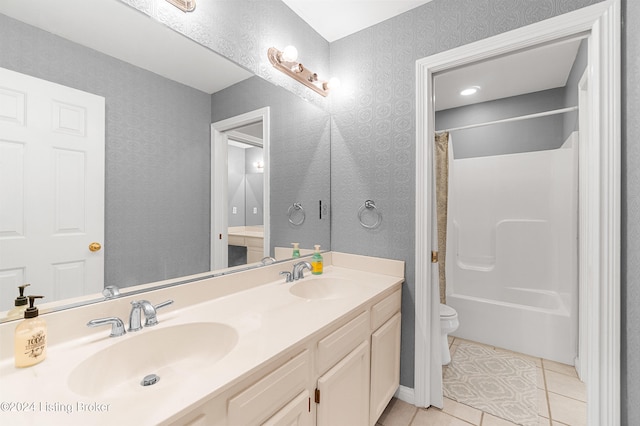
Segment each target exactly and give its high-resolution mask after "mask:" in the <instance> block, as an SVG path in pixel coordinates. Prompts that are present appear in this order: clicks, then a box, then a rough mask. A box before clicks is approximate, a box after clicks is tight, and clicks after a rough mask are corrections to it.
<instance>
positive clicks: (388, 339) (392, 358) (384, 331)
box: [369, 313, 400, 425]
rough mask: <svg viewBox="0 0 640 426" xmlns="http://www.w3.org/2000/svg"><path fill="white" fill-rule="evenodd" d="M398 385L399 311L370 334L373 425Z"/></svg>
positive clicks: (371, 420)
mask: <svg viewBox="0 0 640 426" xmlns="http://www.w3.org/2000/svg"><path fill="white" fill-rule="evenodd" d="M399 385H400V313H397V314H396V315H394V316H393V317H392V318H391V319H390V320H389V321H387V322H386V323H385V324H383V325H382V326H381V327H380V328H379V329H378V330H376V331H375V332H374V333H373V334H372V335H371V401H370V406H371V414H370V418H369V424H371V425H375V424H376V421H377V420H378V418H379V417H380V415H381V414H382V412H383V411H384V409H385V407H386V406H387V404H388V403H389V401H390V400H391V397H393V394H394V393H395V392H396V390H397V389H398V386H399Z"/></svg>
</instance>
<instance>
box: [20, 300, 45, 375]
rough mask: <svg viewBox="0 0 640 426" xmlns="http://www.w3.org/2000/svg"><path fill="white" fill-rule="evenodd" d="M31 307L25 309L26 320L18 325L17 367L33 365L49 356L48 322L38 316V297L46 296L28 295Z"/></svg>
mask: <svg viewBox="0 0 640 426" xmlns="http://www.w3.org/2000/svg"><path fill="white" fill-rule="evenodd" d="M28 297H29V307H28V308H27V309H26V310H25V311H24V321H22V322H21V323H20V324H18V326H17V327H16V331H15V337H14V347H13V349H14V356H15V364H16V367H18V368H22V367H31V366H32V365H36V364H38V363H40V362H42V361H44V359H45V358H46V357H47V323H46V322H45V321H44V320H43V319H42V318H40V317H38V308H36V307H35V306H34V302H35V300H36V299H41V298H43V297H44V296H28Z"/></svg>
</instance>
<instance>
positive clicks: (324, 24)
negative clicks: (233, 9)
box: [282, 0, 432, 42]
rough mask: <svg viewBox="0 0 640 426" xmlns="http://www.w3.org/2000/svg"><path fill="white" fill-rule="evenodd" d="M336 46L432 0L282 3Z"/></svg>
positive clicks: (288, 0) (286, 0)
mask: <svg viewBox="0 0 640 426" xmlns="http://www.w3.org/2000/svg"><path fill="white" fill-rule="evenodd" d="M282 1H283V2H284V3H285V4H286V5H287V6H289V7H290V8H291V10H293V11H294V12H295V13H296V14H297V15H298V16H300V17H301V18H302V19H304V20H305V21H306V22H307V23H308V24H309V25H310V26H311V27H312V28H313V29H314V30H316V32H317V33H318V34H320V35H321V36H322V37H324V38H325V39H326V40H327V41H329V42H333V41H336V40H338V39H341V38H343V37H346V36H348V35H350V34H353V33H356V32H358V31H360V30H363V29H365V28H367V27H370V26H372V25H375V24H378V23H380V22H382V21H385V20H387V19H389V18H392V17H394V16H396V15H400V14H401V13H404V12H406V11H408V10H411V9H413V8H415V7H418V6H420V5H423V4H425V3H429V2H430V1H432V0H282Z"/></svg>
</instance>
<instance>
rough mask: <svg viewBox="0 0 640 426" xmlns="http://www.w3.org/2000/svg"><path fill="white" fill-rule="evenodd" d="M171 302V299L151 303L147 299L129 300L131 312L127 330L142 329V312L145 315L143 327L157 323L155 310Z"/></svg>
mask: <svg viewBox="0 0 640 426" xmlns="http://www.w3.org/2000/svg"><path fill="white" fill-rule="evenodd" d="M172 303H173V300H167V301H166V302H162V303H159V304H157V305H155V306H154V305H152V304H151V302H149V301H148V300H134V301H133V302H131V313H130V314H129V331H139V330H142V314H143V313H144V316H145V322H144V326H145V327H151V326H154V325H156V324H158V317H157V315H156V310H157V309H160V308H163V307H165V306H167V305H170V304H172Z"/></svg>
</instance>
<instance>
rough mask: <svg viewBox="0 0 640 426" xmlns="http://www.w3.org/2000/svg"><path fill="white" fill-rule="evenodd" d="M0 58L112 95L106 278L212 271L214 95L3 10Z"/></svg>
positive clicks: (122, 281)
mask: <svg viewBox="0 0 640 426" xmlns="http://www.w3.org/2000/svg"><path fill="white" fill-rule="evenodd" d="M0 66H1V67H4V68H8V69H11V70H14V71H18V72H21V73H25V74H29V75H32V76H34V77H38V78H42V79H45V80H48V81H52V82H55V83H59V84H63V85H65V86H69V87H73V88H76V89H80V90H84V91H87V92H90V93H94V94H97V95H100V96H104V97H105V99H106V147H105V150H106V152H105V154H106V157H105V161H106V169H105V173H106V181H105V186H106V188H105V241H104V244H103V245H104V250H105V285H110V284H114V285H118V286H127V285H132V284H140V283H146V282H152V281H158V280H163V279H167V278H173V277H177V276H183V275H186V274H193V273H197V272H203V271H207V270H209V226H210V225H209V178H208V177H209V170H210V165H209V144H210V140H209V134H210V123H211V96H210V95H208V94H206V93H202V92H199V91H197V90H194V89H192V88H189V87H186V86H183V85H181V84H178V83H175V82H173V81H170V80H167V79H165V78H162V77H160V76H158V75H156V74H153V73H150V72H148V71H145V70H142V69H140V68H136V67H133V66H131V65H129V64H126V63H124V62H121V61H119V60H116V59H113V58H111V57H109V56H106V55H103V54H101V53H98V52H96V51H94V50H91V49H87V48H85V47H82V46H80V45H78V44H75V43H71V42H69V41H67V40H65V39H62V38H60V37H57V36H54V35H52V34H50V33H47V32H44V31H41V30H38V29H36V28H33V27H31V26H28V25H25V24H23V23H21V22H19V21H16V20H13V19H11V18H8V17H6V16H5V15H0Z"/></svg>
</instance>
